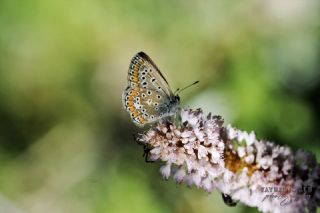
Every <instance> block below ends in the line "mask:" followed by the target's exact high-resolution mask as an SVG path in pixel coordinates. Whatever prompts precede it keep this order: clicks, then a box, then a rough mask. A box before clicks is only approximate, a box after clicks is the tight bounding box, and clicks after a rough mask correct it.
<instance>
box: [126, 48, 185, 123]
mask: <svg viewBox="0 0 320 213" xmlns="http://www.w3.org/2000/svg"><path fill="white" fill-rule="evenodd" d="M128 84H129V85H128V86H127V87H126V89H125V90H124V93H123V95H122V99H123V105H124V107H125V109H126V110H127V111H128V112H129V114H130V116H131V119H132V121H133V122H134V123H135V124H137V125H138V126H144V125H145V124H147V123H152V122H154V121H156V120H159V119H161V118H163V117H166V116H170V115H174V114H175V112H176V110H177V109H178V106H179V103H180V97H179V96H178V95H175V94H174V93H173V92H172V90H171V88H170V86H169V84H168V82H167V80H166V79H165V78H164V76H163V75H162V73H161V72H160V70H159V69H158V67H157V66H156V65H155V63H154V62H153V61H152V60H151V58H150V57H149V56H148V55H147V54H145V53H144V52H139V53H137V54H136V55H135V56H134V57H133V58H132V60H131V62H130V66H129V71H128Z"/></svg>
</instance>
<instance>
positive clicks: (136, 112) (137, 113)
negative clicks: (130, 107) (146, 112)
mask: <svg viewBox="0 0 320 213" xmlns="http://www.w3.org/2000/svg"><path fill="white" fill-rule="evenodd" d="M132 113H133V117H134V118H136V117H137V116H138V115H139V112H138V111H137V110H135V111H133V112H132Z"/></svg>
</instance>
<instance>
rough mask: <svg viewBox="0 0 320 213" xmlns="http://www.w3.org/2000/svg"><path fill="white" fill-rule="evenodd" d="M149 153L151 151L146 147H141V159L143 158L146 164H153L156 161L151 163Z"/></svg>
mask: <svg viewBox="0 0 320 213" xmlns="http://www.w3.org/2000/svg"><path fill="white" fill-rule="evenodd" d="M150 151H151V149H150V148H149V147H148V145H144V147H143V155H142V156H143V157H145V159H144V161H145V162H146V163H154V162H156V161H152V160H149V154H150Z"/></svg>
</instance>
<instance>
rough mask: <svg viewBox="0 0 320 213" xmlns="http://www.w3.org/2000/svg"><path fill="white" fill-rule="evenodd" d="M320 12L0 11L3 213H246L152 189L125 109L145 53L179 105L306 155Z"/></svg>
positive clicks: (99, 5) (108, 4) (310, 5)
mask: <svg viewBox="0 0 320 213" xmlns="http://www.w3.org/2000/svg"><path fill="white" fill-rule="evenodd" d="M319 11H320V2H319V1H316V0H314V1H313V0H304V1H301V0H282V1H278V0H262V1H253V0H244V1H235V0H233V1H196V0H193V1H182V0H174V1H170V0H157V1H149V0H139V1H129V0H123V1H116V0H112V1H111V0H110V1H103V0H91V1H89V0H77V1H72V0H70V1H62V0H56V1H50V0H49V1H42V0H27V1H18V0H1V1H0V212H1V213H2V212H4V213H7V212H9V213H12V212H14V213H15V212H17V213H18V212H19V213H20V212H32V213H43V212H48V213H60V212H78V213H86V212H99V213H100V212H108V213H113V212H116V213H117V212H119V213H122V212H124V213H126V212H138V213H144V212H145V213H150V212H152V213H153V212H155V213H160V212H161V213H162V212H164V213H171V212H174V213H194V212H201V213H209V212H210V213H212V212H248V211H249V212H256V210H255V209H254V208H249V207H245V206H243V205H237V207H234V208H231V207H227V206H226V205H225V204H224V203H223V201H222V199H221V196H220V194H218V193H216V192H214V193H212V194H209V195H208V194H207V193H205V192H204V191H203V190H198V189H195V188H192V189H189V188H187V187H186V186H185V185H181V186H176V185H175V183H174V182H173V181H172V180H169V181H163V180H162V177H161V175H160V174H159V172H158V170H159V168H160V166H161V165H162V164H161V163H160V162H159V163H154V164H146V163H145V162H144V159H143V157H142V153H143V151H142V147H139V146H137V145H136V144H135V142H134V140H133V137H132V133H137V132H139V131H141V129H139V128H137V127H135V126H134V125H133V124H132V122H131V121H130V118H129V116H128V114H127V112H125V110H124V109H123V108H122V102H121V95H122V91H123V89H124V88H125V86H126V84H127V82H126V78H127V70H128V66H129V61H130V59H131V57H132V56H133V55H134V54H135V53H136V52H138V51H141V50H143V51H145V52H146V53H147V54H149V55H150V56H151V58H153V60H154V61H155V62H156V64H157V65H158V66H159V68H160V69H161V70H162V72H163V74H164V75H165V76H166V78H167V80H168V81H169V83H170V85H171V87H172V89H173V90H174V89H176V88H178V87H180V88H181V87H183V86H185V85H187V84H189V83H191V82H193V81H195V80H199V81H200V83H199V84H198V85H197V86H194V87H192V88H190V89H188V90H186V91H185V92H183V93H182V94H181V98H182V105H183V106H185V107H192V108H199V107H201V108H202V109H203V110H204V111H205V112H206V113H208V112H212V113H213V114H220V115H222V116H223V117H224V118H225V121H226V123H232V124H233V125H235V126H237V127H239V128H241V129H244V130H248V131H251V130H255V131H256V134H257V136H258V137H259V138H264V139H268V140H271V141H275V142H276V143H278V144H282V145H288V146H290V147H292V148H293V149H298V148H304V149H306V150H312V151H313V152H314V153H315V154H316V155H317V157H318V159H319V155H320V148H319V143H320V139H319V130H320V122H319V121H320V110H319V107H320V98H319V97H320V96H319V95H320V71H319V69H320V42H319V39H320V30H319V29H320V28H319V24H320V23H319V20H320V14H319Z"/></svg>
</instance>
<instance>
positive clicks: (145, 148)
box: [132, 133, 155, 163]
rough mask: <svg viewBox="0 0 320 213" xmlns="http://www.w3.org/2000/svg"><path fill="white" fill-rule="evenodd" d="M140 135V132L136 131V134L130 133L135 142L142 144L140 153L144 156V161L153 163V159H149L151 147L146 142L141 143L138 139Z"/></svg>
mask: <svg viewBox="0 0 320 213" xmlns="http://www.w3.org/2000/svg"><path fill="white" fill-rule="evenodd" d="M141 135H142V134H140V133H138V134H132V136H133V140H134V141H135V142H137V143H138V144H139V145H143V155H142V157H144V158H145V162H146V163H154V162H155V161H152V160H149V154H150V151H151V148H150V147H148V145H147V144H145V143H143V142H142V141H141V139H140V136H141Z"/></svg>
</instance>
